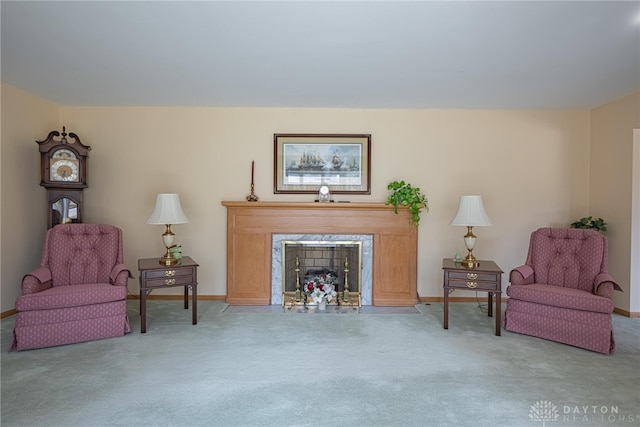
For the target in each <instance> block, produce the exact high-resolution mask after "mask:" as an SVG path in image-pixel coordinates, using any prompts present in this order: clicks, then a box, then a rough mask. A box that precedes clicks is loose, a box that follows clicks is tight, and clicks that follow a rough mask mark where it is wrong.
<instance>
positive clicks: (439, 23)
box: [0, 1, 640, 108]
mask: <svg viewBox="0 0 640 427" xmlns="http://www.w3.org/2000/svg"><path fill="white" fill-rule="evenodd" d="M0 8H1V9H0V13H1V19H2V22H1V31H2V34H1V35H2V46H1V47H2V50H1V52H2V63H1V71H2V75H1V77H2V81H4V82H6V83H8V84H10V85H13V86H15V87H18V88H20V89H23V90H25V91H28V92H31V93H34V94H36V95H38V96H41V97H43V98H46V99H49V100H51V101H54V102H56V103H59V104H62V105H83V106H94V105H95V106H99V105H113V106H125V105H136V106H156V105H157V106H222V107H320V108H325V107H326V108H341V107H344V108H592V107H595V106H598V105H601V104H604V103H606V102H609V101H613V100H616V99H619V98H621V97H623V96H626V95H629V94H631V93H634V92H636V91H639V90H640V2H638V1H622V2H614V1H602V2H595V1H568V2H550V1H534V2H523V1H510V2H506V1H505V2H486V1H470V2H466V1H440V2H436V1H410V2H399V1H387V2H385V1H359V2H355V1H334V2H328V1H286V2H275V1H257V2H247V1H234V2H223V1H194V2H180V1H171V2H170V1H139V2H116V1H105V2H97V1H70V2H58V1H43V2H29V1H21V2H8V1H2V3H1V5H0Z"/></svg>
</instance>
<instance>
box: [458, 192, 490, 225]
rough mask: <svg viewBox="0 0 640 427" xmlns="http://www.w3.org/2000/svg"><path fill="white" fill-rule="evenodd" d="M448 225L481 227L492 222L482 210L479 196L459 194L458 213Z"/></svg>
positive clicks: (482, 206)
mask: <svg viewBox="0 0 640 427" xmlns="http://www.w3.org/2000/svg"><path fill="white" fill-rule="evenodd" d="M449 225H461V226H472V227H482V226H489V225H493V223H492V222H491V220H490V219H489V216H487V213H486V212H485V211H484V205H483V204H482V197H481V196H460V204H459V205H458V213H457V214H456V217H455V218H453V220H452V221H451V222H450V223H449Z"/></svg>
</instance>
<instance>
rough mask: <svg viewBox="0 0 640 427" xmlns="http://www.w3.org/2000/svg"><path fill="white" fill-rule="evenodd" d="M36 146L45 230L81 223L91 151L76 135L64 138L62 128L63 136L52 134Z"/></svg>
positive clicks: (65, 134) (56, 133) (70, 134)
mask: <svg viewBox="0 0 640 427" xmlns="http://www.w3.org/2000/svg"><path fill="white" fill-rule="evenodd" d="M67 136H68V137H69V138H68V139H67ZM58 138H59V139H58ZM36 142H37V143H38V146H39V151H40V185H42V186H43V187H45V188H46V189H47V203H48V208H47V211H48V214H47V227H48V228H51V227H53V226H54V225H56V224H63V223H69V222H82V211H83V203H84V201H83V190H84V189H85V188H86V187H87V159H88V157H89V151H90V150H91V147H89V146H87V145H84V144H83V143H82V142H81V141H80V138H78V135H76V134H75V133H69V134H67V133H66V129H65V128H64V127H63V128H62V133H60V132H58V131H55V130H54V131H51V132H49V135H48V136H47V138H46V139H45V140H43V141H36Z"/></svg>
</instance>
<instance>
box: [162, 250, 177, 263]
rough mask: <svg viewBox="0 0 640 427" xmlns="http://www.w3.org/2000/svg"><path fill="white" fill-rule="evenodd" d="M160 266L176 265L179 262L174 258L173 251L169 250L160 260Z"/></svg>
mask: <svg viewBox="0 0 640 427" xmlns="http://www.w3.org/2000/svg"><path fill="white" fill-rule="evenodd" d="M158 262H159V263H160V265H176V264H177V263H178V262H179V260H178V259H177V258H176V257H174V256H173V254H172V253H171V251H170V250H169V249H168V248H167V252H166V253H165V254H164V255H163V256H162V258H160V259H159V260H158Z"/></svg>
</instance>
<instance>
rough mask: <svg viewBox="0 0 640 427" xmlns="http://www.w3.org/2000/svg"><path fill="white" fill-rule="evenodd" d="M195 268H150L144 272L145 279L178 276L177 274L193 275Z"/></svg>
mask: <svg viewBox="0 0 640 427" xmlns="http://www.w3.org/2000/svg"><path fill="white" fill-rule="evenodd" d="M194 272H195V270H194V269H193V268H171V267H167V268H166V269H164V270H150V271H145V272H144V277H145V279H147V280H149V279H160V278H163V279H164V278H169V279H170V278H176V279H177V278H178V277H179V276H193V273H194Z"/></svg>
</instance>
